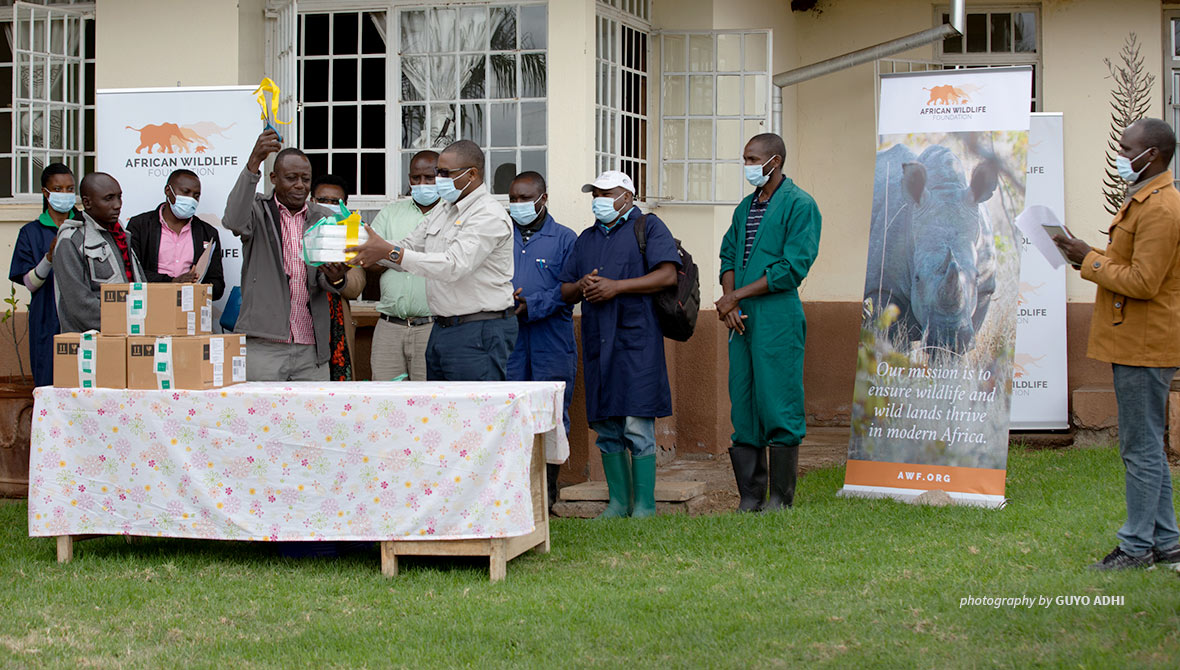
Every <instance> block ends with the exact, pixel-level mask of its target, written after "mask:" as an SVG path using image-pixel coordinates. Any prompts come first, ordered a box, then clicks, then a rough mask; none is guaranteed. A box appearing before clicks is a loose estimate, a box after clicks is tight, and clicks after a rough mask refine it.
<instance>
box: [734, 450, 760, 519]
mask: <svg viewBox="0 0 1180 670" xmlns="http://www.w3.org/2000/svg"><path fill="white" fill-rule="evenodd" d="M729 461H730V463H731V464H732V465H733V477H734V479H735V480H736V481H737V487H738V495H740V496H741V502H739V503H738V509H737V511H739V512H756V511H758V510H760V509H762V503H763V501H765V500H766V450H765V449H763V448H761V447H746V446H732V447H730V448H729Z"/></svg>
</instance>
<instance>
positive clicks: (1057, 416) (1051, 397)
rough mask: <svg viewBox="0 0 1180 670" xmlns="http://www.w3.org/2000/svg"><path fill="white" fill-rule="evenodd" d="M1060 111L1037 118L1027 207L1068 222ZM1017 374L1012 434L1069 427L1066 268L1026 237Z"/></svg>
mask: <svg viewBox="0 0 1180 670" xmlns="http://www.w3.org/2000/svg"><path fill="white" fill-rule="evenodd" d="M1062 125H1063V122H1062V116H1061V113H1060V112H1057V113H1051V114H1050V113H1044V114H1033V115H1032V118H1031V119H1030V124H1029V132H1028V174H1027V176H1026V182H1025V184H1026V185H1025V206H1026V207H1032V206H1034V205H1041V206H1044V207H1048V208H1049V209H1050V210H1051V211H1052V212H1053V214H1054V216H1056V218H1057V220H1058V221H1060V222H1062V223H1065V163H1064V158H1063V154H1062V149H1063V146H1064V145H1063V144H1062V142H1063V130H1062ZM1021 238H1022V244H1021V246H1022V247H1023V251H1022V253H1021V257H1020V293H1019V294H1018V297H1017V303H1018V304H1017V308H1016V357H1015V359H1014V360H1013V373H1012V424H1011V427H1012V429H1013V430H1054V429H1066V428H1069V393H1068V387H1067V368H1066V366H1067V362H1066V361H1067V356H1066V348H1065V338H1066V334H1065V304H1066V301H1065V271H1066V268H1065V266H1062V267H1060V268H1057V269H1056V270H1054V269H1053V266H1051V265H1050V264H1049V262H1048V261H1046V260H1045V257H1044V256H1042V255H1041V253H1040V252H1039V251H1037V249H1036V247H1035V246H1033V245H1032V244H1031V243H1029V241H1028V239H1027V238H1025V237H1024V236H1023V235H1022V236H1021Z"/></svg>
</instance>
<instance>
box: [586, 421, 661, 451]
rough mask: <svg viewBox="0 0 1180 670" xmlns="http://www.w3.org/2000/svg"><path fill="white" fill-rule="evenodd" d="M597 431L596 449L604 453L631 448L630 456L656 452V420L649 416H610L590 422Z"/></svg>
mask: <svg viewBox="0 0 1180 670" xmlns="http://www.w3.org/2000/svg"><path fill="white" fill-rule="evenodd" d="M590 427H591V428H593V429H594V432H596V433H598V441H597V444H598V449H599V451H601V452H602V453H604V454H621V453H623V451H625V450H626V449H630V450H631V458H641V457H643V456H650V455H652V454H654V453H656V420H655V418H653V417H650V416H612V417H611V418H609V419H603V420H602V421H594V422H592V423H591V424H590Z"/></svg>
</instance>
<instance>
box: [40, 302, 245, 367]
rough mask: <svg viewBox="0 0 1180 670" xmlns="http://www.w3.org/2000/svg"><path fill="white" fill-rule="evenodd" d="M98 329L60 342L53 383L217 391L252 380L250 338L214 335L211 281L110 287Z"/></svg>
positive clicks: (56, 345) (57, 341) (59, 337)
mask: <svg viewBox="0 0 1180 670" xmlns="http://www.w3.org/2000/svg"><path fill="white" fill-rule="evenodd" d="M100 299H101V301H102V310H101V313H100V317H101V329H100V331H99V332H88V333H63V334H61V335H57V336H55V337H54V338H53V342H54V357H53V385H54V386H61V387H68V388H78V387H81V388H96V387H101V388H129V389H142V390H155V389H160V390H172V389H192V390H204V389H215V388H221V387H223V386H230V385H232V384H240V383H242V382H244V381H246V336H245V335H214V334H212V330H213V287H212V286H210V285H208V284H142V283H141V284H107V285H105V286H103V287H102V291H101V294H100Z"/></svg>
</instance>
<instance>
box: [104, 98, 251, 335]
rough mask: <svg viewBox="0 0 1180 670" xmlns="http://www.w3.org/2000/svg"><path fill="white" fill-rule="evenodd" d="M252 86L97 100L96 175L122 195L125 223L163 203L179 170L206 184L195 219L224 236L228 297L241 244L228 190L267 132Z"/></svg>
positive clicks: (238, 272) (234, 281) (238, 276)
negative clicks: (224, 222) (230, 219)
mask: <svg viewBox="0 0 1180 670" xmlns="http://www.w3.org/2000/svg"><path fill="white" fill-rule="evenodd" d="M253 90H254V87H252V86H218V87H194V88H141V89H107V90H99V91H98V92H97V94H96V96H95V114H96V119H95V136H96V137H95V150H96V153H97V169H98V170H99V171H100V172H108V173H110V174H111V175H112V176H114V178H115V179H117V180H119V184H120V185H121V186H122V187H123V213H122V217H121V218H122V220H123V222H124V223H126V221H127V220H128V219H130V218H131V217H133V216H135V215H137V214H140V213H142V212H146V211H148V210H151V209H155V208H156V207H157V206H159V204H160V203H161V202H163V201H164V185H165V183H166V182H167V180H168V175H169V174H171V173H172V171H173V170H177V169H181V168H184V169H188V170H192V171H193V172H195V173H196V174H197V176H198V177H200V179H201V201H200V205H199V206H198V207H197V216H199V217H200V218H201V219H202V220H203V221H206V222H208V223H210V224H212V225H213V226H214V227H215V228H217V229H218V233H219V236H220V238H221V253H222V265H223V267H224V269H225V294H224V295H223V296H222V297H221V299H220V300H218V301H217V303H216V305H215V310H216V312H215V315H214V323H216V322H217V317H219V316H220V314H221V308H222V306H223V305H224V304H225V300H226V298H227V297H228V296H229V293H230V290H231V289H232V288H233V287H235V286H238V285H239V284H240V282H241V275H242V244H241V241H240V240H239V239H238V238H237V237H235V236H234V235H233V234H232V233H230V232H229V231H226V230H223V229H222V228H221V216H222V213H223V212H225V201H226V198H227V197H228V196H229V192H230V189H231V188H233V185H234V182H235V181H236V180H237V178H238V175H239V174H240V173H241V171H242V167H243V166H244V165H245V164H246V158H247V157H248V155H249V153H250V150H251V149H253V148H254V142H255V140H256V139H257V138H258V133H259V132H261V129H262V126H261V121H259V119H258V103H257V102H255V99H254V96H253V95H252V92H253Z"/></svg>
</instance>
